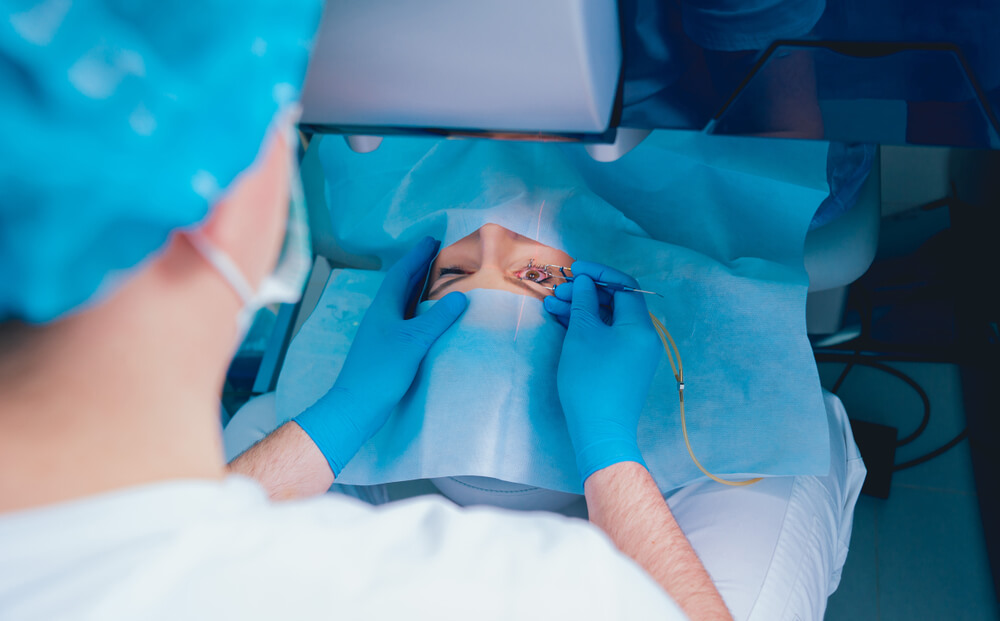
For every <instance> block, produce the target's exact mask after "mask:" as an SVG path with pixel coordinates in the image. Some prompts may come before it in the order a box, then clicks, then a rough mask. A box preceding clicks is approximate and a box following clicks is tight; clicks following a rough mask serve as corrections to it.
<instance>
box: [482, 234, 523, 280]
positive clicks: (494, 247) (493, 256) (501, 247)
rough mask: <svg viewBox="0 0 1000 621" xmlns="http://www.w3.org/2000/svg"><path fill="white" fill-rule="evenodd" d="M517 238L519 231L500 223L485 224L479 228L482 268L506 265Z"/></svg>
mask: <svg viewBox="0 0 1000 621" xmlns="http://www.w3.org/2000/svg"><path fill="white" fill-rule="evenodd" d="M516 239H517V233H515V232H514V231H511V230H510V229H506V228H504V227H502V226H500V225H499V224H493V223H490V224H484V225H483V226H482V227H481V228H480V229H479V243H480V245H481V247H482V252H483V261H482V269H487V268H491V267H492V268H496V267H498V266H501V265H506V264H507V255H508V254H509V252H510V248H511V247H512V246H513V244H514V241H515V240H516Z"/></svg>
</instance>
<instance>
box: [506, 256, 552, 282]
mask: <svg viewBox="0 0 1000 621" xmlns="http://www.w3.org/2000/svg"><path fill="white" fill-rule="evenodd" d="M514 275H515V276H516V277H518V278H520V279H521V280H530V281H531V282H537V283H543V282H545V281H546V280H548V279H549V278H551V277H552V274H549V273H548V272H547V271H546V270H545V269H543V268H541V267H538V266H537V265H535V260H534V259H531V260H530V261H528V264H527V265H526V266H524V267H523V268H521V269H520V270H518V271H517V272H516V273H515V274H514Z"/></svg>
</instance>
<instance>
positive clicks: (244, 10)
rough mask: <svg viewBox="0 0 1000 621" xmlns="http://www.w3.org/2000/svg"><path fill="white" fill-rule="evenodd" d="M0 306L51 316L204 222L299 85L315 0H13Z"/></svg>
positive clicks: (1, 101)
mask: <svg viewBox="0 0 1000 621" xmlns="http://www.w3.org/2000/svg"><path fill="white" fill-rule="evenodd" d="M0 6H4V7H6V11H8V14H7V15H5V16H2V17H3V19H0V321H3V320H6V319H12V318H17V319H22V320H26V321H31V322H45V321H50V320H52V319H55V318H57V317H60V316H61V315H63V314H65V313H67V312H68V311H70V310H71V309H73V308H75V307H77V306H79V305H81V304H83V303H84V302H86V301H88V300H89V299H91V298H92V297H95V293H96V292H98V291H99V290H101V289H106V288H107V287H108V286H110V285H111V284H112V283H113V282H114V281H116V280H117V279H118V278H117V277H118V276H120V275H121V274H122V273H123V271H124V270H127V269H129V268H131V267H134V266H135V265H137V264H139V263H140V262H141V261H142V260H143V259H144V258H146V257H147V256H149V255H151V254H152V253H153V252H155V251H156V250H157V249H159V248H160V247H161V246H163V244H164V242H165V241H166V240H167V238H168V236H169V234H170V232H171V231H172V230H173V229H176V228H179V227H184V226H188V225H191V224H194V223H196V222H199V221H200V220H202V219H203V218H204V217H205V215H206V214H207V213H208V210H209V208H210V207H211V205H212V204H214V203H215V201H216V200H217V199H218V198H219V197H220V194H221V192H222V191H223V190H225V188H226V187H227V186H228V185H229V184H230V182H232V181H233V179H234V178H235V177H236V175H237V174H238V173H239V172H240V171H242V170H243V169H245V168H247V167H248V166H249V165H250V164H251V163H252V162H253V160H254V158H255V156H256V154H257V151H258V149H259V147H260V144H261V142H262V140H263V138H264V136H265V133H266V130H267V127H268V125H269V123H270V122H271V120H272V118H273V117H274V116H275V114H276V113H277V112H278V111H279V110H280V109H281V108H283V107H284V106H286V105H288V104H290V103H292V102H294V101H295V100H297V99H298V95H299V87H300V86H301V83H302V80H303V77H304V75H305V68H306V63H307V61H308V55H309V51H310V48H311V43H312V38H313V35H314V33H315V29H316V25H317V24H318V21H319V15H320V9H321V6H320V3H319V2H318V1H317V0H281V1H280V2H274V1H273V0H263V1H259V2H257V1H242V2H223V1H218V0H198V1H197V2H163V1H162V0H153V1H148V0H147V1H142V0H119V1H115V0H104V1H97V0H92V1H87V2H81V1H73V0H46V1H42V2H23V1H20V2H19V1H17V0H14V1H13V2H4V3H3V4H2V5H0Z"/></svg>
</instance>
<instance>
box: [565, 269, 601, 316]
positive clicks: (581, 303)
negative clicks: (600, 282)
mask: <svg viewBox="0 0 1000 621" xmlns="http://www.w3.org/2000/svg"><path fill="white" fill-rule="evenodd" d="M573 284H574V285H575V286H574V287H573V302H572V303H571V305H570V324H573V323H574V322H575V321H577V318H578V317H582V318H583V319H584V320H585V321H589V320H593V319H596V320H597V321H600V320H601V316H600V305H599V304H598V303H597V287H596V286H595V285H594V281H592V280H591V279H590V278H588V277H586V276H579V277H577V278H576V280H574V281H573Z"/></svg>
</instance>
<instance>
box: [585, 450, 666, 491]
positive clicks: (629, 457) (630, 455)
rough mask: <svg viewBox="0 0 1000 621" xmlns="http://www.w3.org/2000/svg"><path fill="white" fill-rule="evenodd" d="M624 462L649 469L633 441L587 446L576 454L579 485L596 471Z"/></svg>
mask: <svg viewBox="0 0 1000 621" xmlns="http://www.w3.org/2000/svg"><path fill="white" fill-rule="evenodd" d="M624 461H634V462H637V463H639V464H640V465H642V467H643V468H646V469H647V470H648V469H649V468H648V467H647V466H646V462H645V461H644V460H643V459H642V453H641V452H640V451H639V445H638V444H637V443H636V441H635V440H634V439H607V440H599V441H596V442H591V443H589V444H587V445H586V446H584V447H583V448H582V449H580V450H578V451H577V454H576V467H577V469H578V470H579V471H580V485H583V484H584V483H586V482H587V478H588V477H589V476H590V475H592V474H594V473H595V472H597V471H598V470H601V469H603V468H607V467H608V466H613V465H614V464H618V463H621V462H624Z"/></svg>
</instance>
